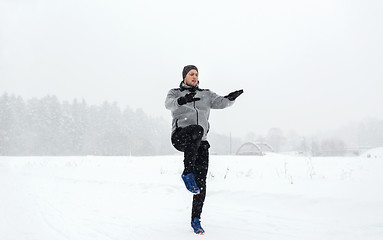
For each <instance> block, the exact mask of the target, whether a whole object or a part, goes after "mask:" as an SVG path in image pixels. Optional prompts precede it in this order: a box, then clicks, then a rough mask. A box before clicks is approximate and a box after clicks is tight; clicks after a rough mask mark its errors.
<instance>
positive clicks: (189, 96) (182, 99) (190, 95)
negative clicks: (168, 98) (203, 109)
mask: <svg viewBox="0 0 383 240" xmlns="http://www.w3.org/2000/svg"><path fill="white" fill-rule="evenodd" d="M196 94H197V93H196V92H191V93H188V94H186V95H185V96H183V97H179V98H178V99H177V102H178V104H179V105H184V104H186V103H188V102H195V101H199V100H201V98H195V97H194V96H195V95H196Z"/></svg>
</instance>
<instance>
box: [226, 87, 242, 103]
mask: <svg viewBox="0 0 383 240" xmlns="http://www.w3.org/2000/svg"><path fill="white" fill-rule="evenodd" d="M242 93H243V89H241V90H238V91H235V92H231V93H229V94H228V95H227V96H225V98H228V99H229V100H230V101H234V100H235V99H236V98H237V97H239V95H241V94H242Z"/></svg>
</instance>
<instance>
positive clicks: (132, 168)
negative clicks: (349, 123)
mask: <svg viewBox="0 0 383 240" xmlns="http://www.w3.org/2000/svg"><path fill="white" fill-rule="evenodd" d="M182 167H183V163H182V156H180V155H176V156H160V157H94V156H89V157H1V158H0V184H1V186H2V188H0V208H1V209H0V214H1V215H0V239H2V240H13V239H14V240H16V239H17V240H20V239H23V240H24V239H25V240H32V239H39V240H40V239H73V240H75V239H79V240H88V239H89V240H95V239H129V240H130V239H177V240H178V239H195V237H201V236H194V234H193V233H192V232H191V231H190V227H189V224H190V223H189V221H190V219H189V218H190V211H191V200H192V197H191V195H190V194H189V193H188V192H187V191H186V190H185V188H184V186H183V183H182V181H181V179H180V174H181V172H182ZM382 167H383V161H382V159H380V158H371V157H370V158H367V157H366V156H363V157H355V158H349V157H347V158H344V157H337V158H335V157H326V158H306V157H292V156H285V155H278V154H268V155H266V156H211V158H210V166H209V175H208V189H207V191H208V194H207V198H206V202H205V207H204V212H203V215H202V224H203V226H204V228H205V230H206V235H205V236H202V237H203V238H207V239H220V240H222V239H233V238H239V239H278V240H279V239H294V240H296V239H321V240H323V239H337V240H338V239H347V240H352V239H381V238H382V236H383V225H382V222H383V196H382V195H383V194H382V191H379V189H380V187H381V185H382V183H383V177H382V174H381V169H382Z"/></svg>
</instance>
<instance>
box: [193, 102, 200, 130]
mask: <svg viewBox="0 0 383 240" xmlns="http://www.w3.org/2000/svg"><path fill="white" fill-rule="evenodd" d="M194 109H195V112H196V113H197V125H199V124H198V110H197V108H196V107H195V101H194Z"/></svg>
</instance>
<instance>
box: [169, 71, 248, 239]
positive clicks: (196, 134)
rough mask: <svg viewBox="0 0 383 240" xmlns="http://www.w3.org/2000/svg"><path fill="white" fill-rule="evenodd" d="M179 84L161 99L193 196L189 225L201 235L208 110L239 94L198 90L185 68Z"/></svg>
mask: <svg viewBox="0 0 383 240" xmlns="http://www.w3.org/2000/svg"><path fill="white" fill-rule="evenodd" d="M182 78H183V81H182V82H181V83H180V86H179V88H175V89H171V90H170V91H169V92H168V95H167V97H166V100H165V107H166V108H167V109H169V110H170V111H171V113H172V117H173V121H172V137H171V141H172V144H173V146H174V147H175V148H176V149H177V150H179V151H181V152H184V171H183V173H182V175H181V177H182V180H183V181H184V183H185V186H186V188H187V189H188V190H189V191H190V192H192V193H193V194H194V196H193V208H192V218H191V219H192V222H191V226H192V227H193V229H194V232H195V233H196V234H203V233H204V232H205V231H204V230H203V228H202V227H201V223H200V219H201V213H202V207H203V203H204V201H205V196H206V176H207V171H208V165H209V147H210V145H209V142H208V141H207V134H208V132H209V127H210V126H209V122H208V120H209V114H210V109H223V108H226V107H229V106H231V105H232V104H233V103H234V100H235V99H236V98H237V97H238V96H239V95H241V94H242V93H243V90H239V91H235V92H232V93H230V94H228V95H227V96H224V97H222V96H219V95H217V94H216V93H214V92H212V91H210V90H208V89H200V88H199V81H198V69H197V67H196V66H193V65H187V66H185V67H184V69H183V71H182Z"/></svg>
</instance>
